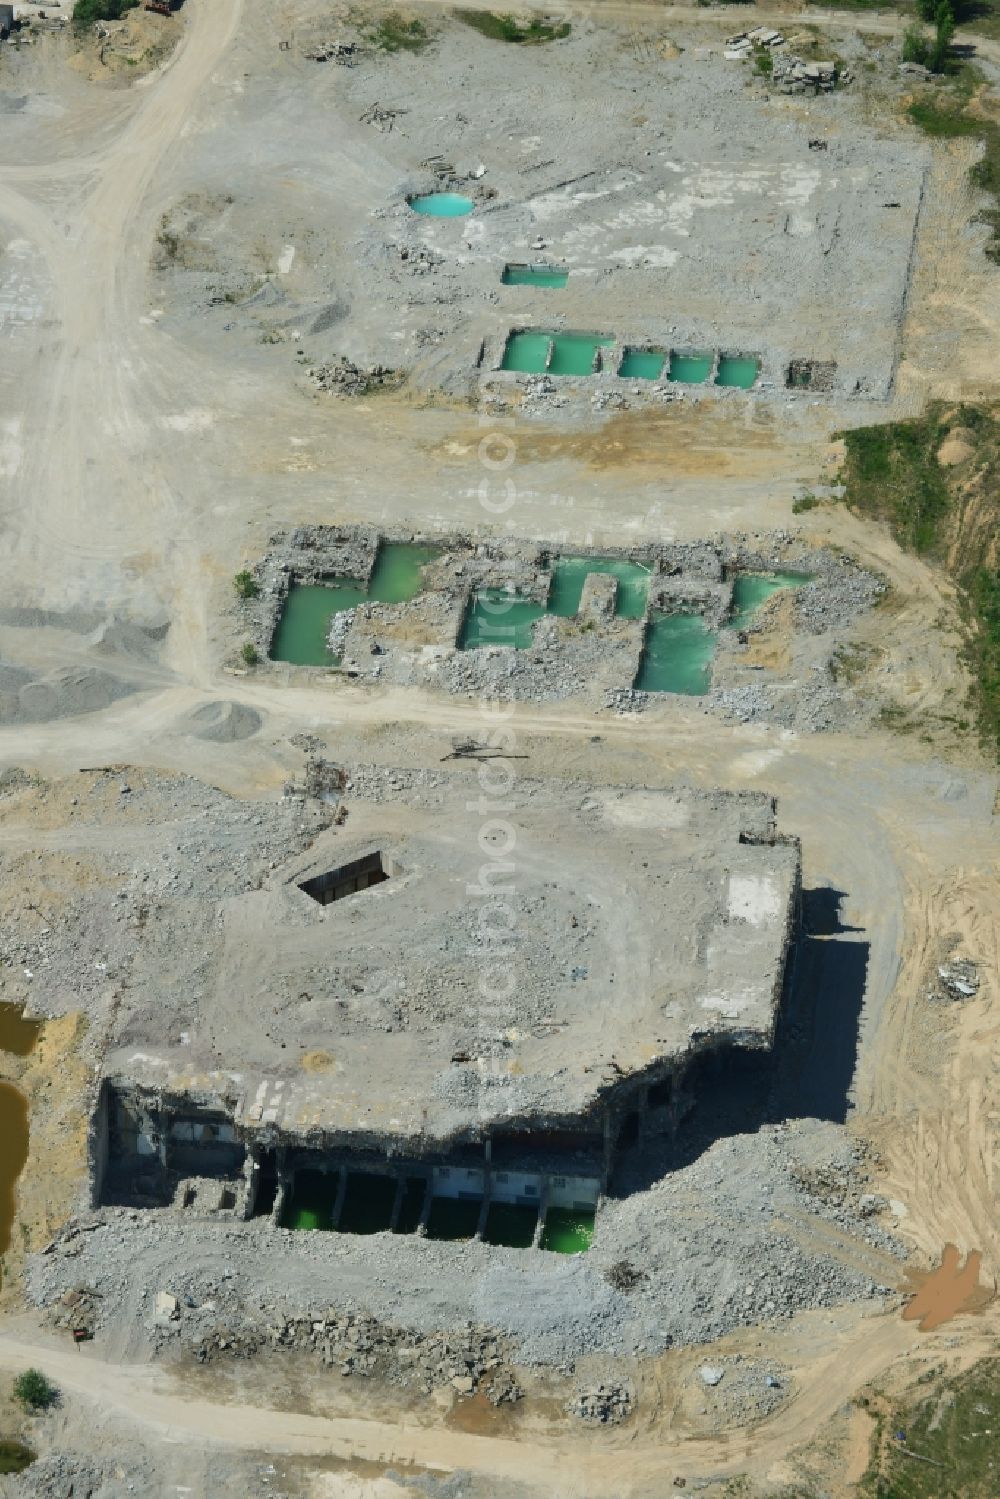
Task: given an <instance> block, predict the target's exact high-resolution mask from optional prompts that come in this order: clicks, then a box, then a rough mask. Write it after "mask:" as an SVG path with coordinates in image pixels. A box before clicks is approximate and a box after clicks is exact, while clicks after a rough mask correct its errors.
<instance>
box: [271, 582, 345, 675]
mask: <svg viewBox="0 0 1000 1499" xmlns="http://www.w3.org/2000/svg"><path fill="white" fill-rule="evenodd" d="M364 598H365V590H364V585H363V584H361V583H358V582H357V581H356V580H355V579H353V578H331V579H330V582H329V583H293V584H292V586H291V588H290V589H289V590H288V597H287V598H286V599H285V603H284V607H283V608H282V611H281V618H280V619H279V621H278V628H277V629H276V630H275V632H274V639H273V640H272V641H271V660H272V661H289V662H291V664H292V665H293V666H336V665H337V657H336V656H335V655H334V654H333V652H332V651H331V650H330V649H329V647H328V645H327V643H326V640H327V636H328V635H329V633H330V621H331V620H332V619H333V616H334V615H335V614H339V613H340V611H341V610H342V609H354V608H356V607H357V605H358V604H361V603H363V602H364Z"/></svg>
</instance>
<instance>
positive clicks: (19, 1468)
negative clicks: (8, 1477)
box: [0, 1437, 35, 1473]
mask: <svg viewBox="0 0 1000 1499" xmlns="http://www.w3.org/2000/svg"><path fill="white" fill-rule="evenodd" d="M34 1461H35V1454H34V1453H33V1452H32V1450H31V1448H30V1447H26V1446H25V1445H24V1443H23V1442H15V1441H13V1440H12V1438H10V1437H5V1438H3V1439H0V1473H23V1472H24V1470H25V1468H27V1467H30V1466H31V1464H32V1463H33V1462H34Z"/></svg>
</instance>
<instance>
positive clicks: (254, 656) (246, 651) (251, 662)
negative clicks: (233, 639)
mask: <svg viewBox="0 0 1000 1499" xmlns="http://www.w3.org/2000/svg"><path fill="white" fill-rule="evenodd" d="M240 654H241V656H242V657H243V660H244V661H245V663H246V664H247V666H256V665H257V663H258V661H259V660H260V655H259V654H258V651H257V647H256V646H255V645H254V643H253V641H252V640H247V641H245V642H244V645H243V649H242V651H241V652H240Z"/></svg>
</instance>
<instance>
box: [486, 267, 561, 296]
mask: <svg viewBox="0 0 1000 1499" xmlns="http://www.w3.org/2000/svg"><path fill="white" fill-rule="evenodd" d="M568 280H569V271H560V270H557V269H556V268H555V267H554V266H550V265H505V266H504V268H503V275H502V276H501V277H500V281H501V283H502V285H504V286H538V287H543V288H547V289H548V290H551V291H561V290H562V288H563V287H564V286H565V285H566V283H567V281H568Z"/></svg>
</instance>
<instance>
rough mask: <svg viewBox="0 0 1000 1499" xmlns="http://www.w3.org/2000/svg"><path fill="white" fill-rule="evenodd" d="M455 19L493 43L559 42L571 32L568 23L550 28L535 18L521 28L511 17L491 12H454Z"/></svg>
mask: <svg viewBox="0 0 1000 1499" xmlns="http://www.w3.org/2000/svg"><path fill="white" fill-rule="evenodd" d="M455 17H456V19H457V20H459V21H461V22H462V23H463V25H465V26H471V27H472V29H473V30H474V31H478V32H480V33H481V35H482V36H488V37H490V38H491V40H493V41H495V42H527V43H528V44H529V45H532V44H537V43H540V42H560V41H562V40H563V38H564V37H567V36H569V34H570V31H571V30H572V27H571V26H570V23H569V22H568V21H561V22H559V24H557V25H555V26H550V25H547V24H546V23H545V22H544V21H539V20H538V19H537V18H532V20H531V21H529V22H528V23H527V25H524V26H522V25H521V24H520V23H519V22H518V21H516V20H515V19H514V17H513V16H509V15H499V14H498V13H497V12H496V11H493V10H456V12H455Z"/></svg>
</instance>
